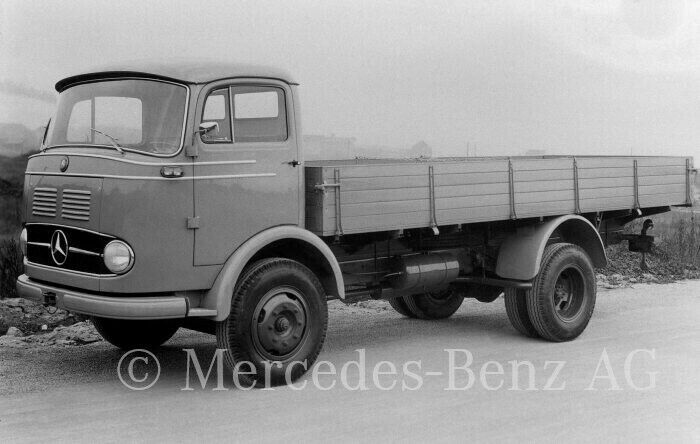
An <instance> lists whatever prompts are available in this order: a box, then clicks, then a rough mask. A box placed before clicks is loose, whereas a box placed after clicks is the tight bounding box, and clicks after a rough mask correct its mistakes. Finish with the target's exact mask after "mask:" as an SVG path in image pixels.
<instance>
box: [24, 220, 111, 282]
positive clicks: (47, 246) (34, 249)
mask: <svg viewBox="0 0 700 444" xmlns="http://www.w3.org/2000/svg"><path fill="white" fill-rule="evenodd" d="M26 228H27V261H29V262H31V263H32V264H36V265H45V266H49V267H54V268H60V269H63V270H66V271H77V272H81V273H90V274H96V275H113V273H112V272H110V271H109V270H108V269H107V267H106V266H105V264H104V261H103V259H102V252H103V251H104V248H105V246H106V245H107V243H109V242H110V241H112V240H114V239H115V238H114V237H113V236H108V235H106V234H101V233H95V232H94V231H88V230H81V229H79V228H74V227H64V226H60V225H51V224H27V225H26ZM59 230H60V231H62V232H63V234H64V235H65V236H66V241H67V244H68V245H67V250H68V251H67V255H66V258H65V262H64V263H62V264H59V263H57V262H56V261H55V260H54V257H53V256H52V254H51V238H52V236H53V235H54V233H56V231H59Z"/></svg>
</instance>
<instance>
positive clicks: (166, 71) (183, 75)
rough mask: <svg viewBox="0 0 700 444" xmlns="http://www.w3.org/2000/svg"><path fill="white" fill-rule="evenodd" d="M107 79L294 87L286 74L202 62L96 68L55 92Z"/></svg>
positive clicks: (58, 85) (66, 81)
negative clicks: (263, 82)
mask: <svg viewBox="0 0 700 444" xmlns="http://www.w3.org/2000/svg"><path fill="white" fill-rule="evenodd" d="M107 77H146V78H153V79H161V80H170V81H175V82H180V83H208V82H212V81H214V80H220V79H230V78H236V77H252V78H264V79H276V80H281V81H283V82H286V83H289V84H290V85H298V83H297V82H295V81H294V80H292V77H291V76H290V75H289V73H287V72H285V71H284V70H281V69H278V68H274V67H269V66H259V65H246V64H241V63H226V62H213V61H202V60H185V61H183V60H177V61H172V60H169V61H137V62H123V63H119V64H118V65H112V66H104V67H100V68H96V69H95V70H93V71H90V72H86V73H82V74H77V75H73V76H70V77H66V78H65V79H63V80H60V81H59V82H57V83H56V91H58V92H59V93H60V92H62V91H63V90H65V89H66V88H68V87H70V86H72V85H74V84H76V83H81V82H86V81H92V80H99V79H102V78H107Z"/></svg>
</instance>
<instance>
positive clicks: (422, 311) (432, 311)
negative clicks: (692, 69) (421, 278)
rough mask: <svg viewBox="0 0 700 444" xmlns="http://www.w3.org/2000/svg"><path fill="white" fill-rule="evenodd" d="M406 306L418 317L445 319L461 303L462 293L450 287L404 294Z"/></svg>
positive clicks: (462, 299)
mask: <svg viewBox="0 0 700 444" xmlns="http://www.w3.org/2000/svg"><path fill="white" fill-rule="evenodd" d="M404 300H405V302H406V307H407V308H408V310H409V311H410V312H411V313H413V314H414V315H415V317H417V318H419V319H445V318H449V317H450V316H452V315H453V314H454V313H455V312H456V311H457V310H458V309H459V307H460V305H462V302H463V301H464V295H463V294H462V293H461V292H458V291H454V290H453V289H451V288H448V289H446V290H442V291H434V292H429V293H422V294H414V295H410V296H404Z"/></svg>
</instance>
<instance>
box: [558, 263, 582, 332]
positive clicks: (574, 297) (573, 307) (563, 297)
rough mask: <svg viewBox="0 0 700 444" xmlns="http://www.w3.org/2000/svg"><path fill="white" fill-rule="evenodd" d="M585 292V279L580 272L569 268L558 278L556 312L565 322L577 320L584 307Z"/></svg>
mask: <svg viewBox="0 0 700 444" xmlns="http://www.w3.org/2000/svg"><path fill="white" fill-rule="evenodd" d="M584 291H585V287H584V283H583V278H582V276H581V273H580V271H579V270H577V269H575V268H567V269H565V270H563V271H562V273H561V274H560V275H559V277H558V278H557V281H556V283H555V284H554V297H553V302H554V311H555V313H556V314H557V316H558V317H559V318H560V319H562V320H564V321H567V322H568V321H571V320H572V319H574V318H576V316H578V315H579V312H580V311H581V307H582V306H583V293H584Z"/></svg>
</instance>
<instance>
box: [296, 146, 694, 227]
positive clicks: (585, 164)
mask: <svg viewBox="0 0 700 444" xmlns="http://www.w3.org/2000/svg"><path fill="white" fill-rule="evenodd" d="M692 167H693V165H692V158H690V157H631V156H630V157H612V156H610V157H608V156H581V157H572V156H545V157H511V158H506V157H502V158H500V157H485V158H475V157H473V158H441V159H426V160H423V159H417V160H400V159H396V160H394V159H392V160H370V159H357V160H340V161H323V160H321V161H310V162H306V166H305V168H306V170H305V173H306V179H305V181H306V187H305V192H306V196H305V197H306V228H307V229H308V230H310V231H312V232H314V233H316V234H318V235H319V236H331V235H342V234H353V233H365V232H373V231H383V230H396V229H403V228H420V227H437V226H442V225H451V224H462V223H474V222H487V221H498V220H509V219H523V218H530V217H539V216H555V215H560V214H573V213H591V212H597V211H614V210H633V209H636V208H652V207H662V206H674V205H679V206H682V205H689V204H691V202H692V194H691V182H690V179H691V177H690V171H691V169H692Z"/></svg>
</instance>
